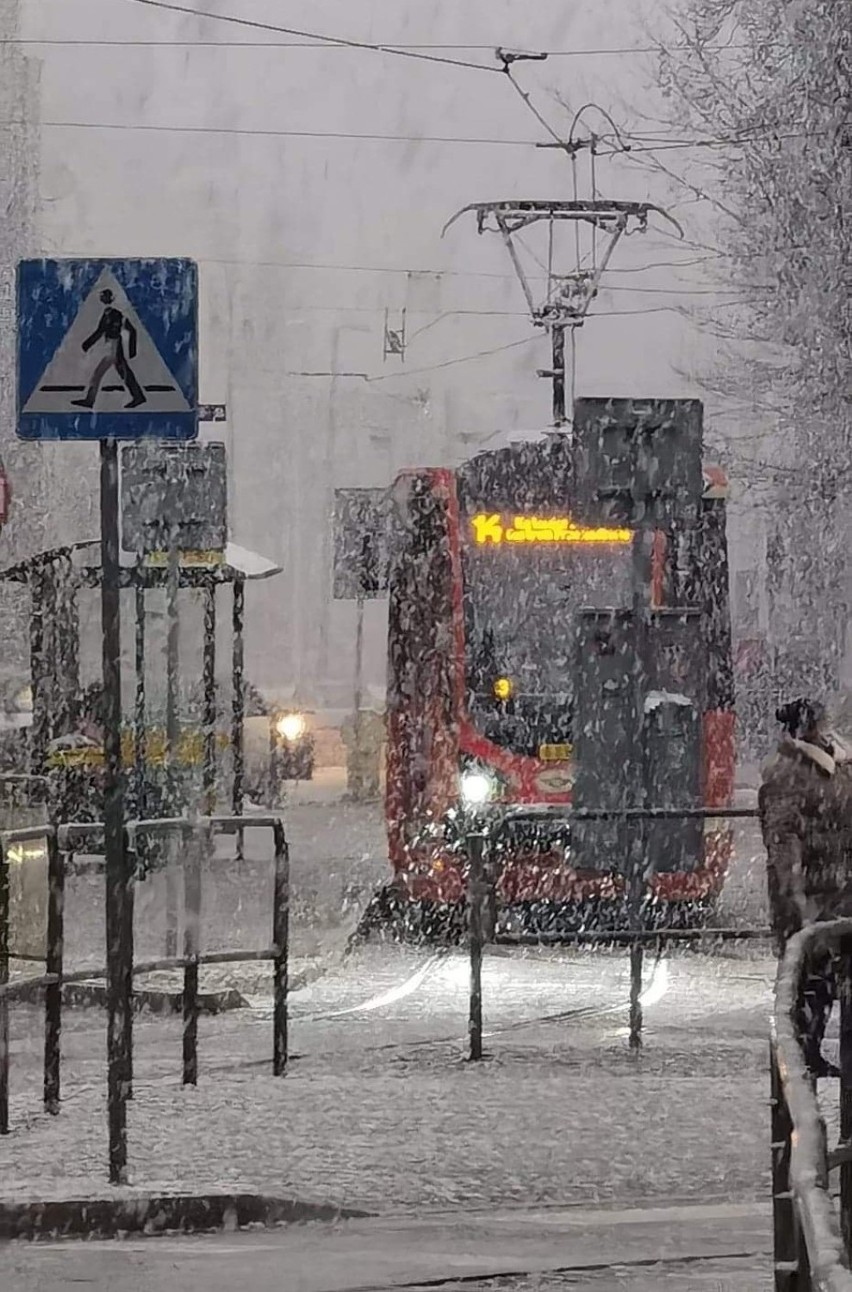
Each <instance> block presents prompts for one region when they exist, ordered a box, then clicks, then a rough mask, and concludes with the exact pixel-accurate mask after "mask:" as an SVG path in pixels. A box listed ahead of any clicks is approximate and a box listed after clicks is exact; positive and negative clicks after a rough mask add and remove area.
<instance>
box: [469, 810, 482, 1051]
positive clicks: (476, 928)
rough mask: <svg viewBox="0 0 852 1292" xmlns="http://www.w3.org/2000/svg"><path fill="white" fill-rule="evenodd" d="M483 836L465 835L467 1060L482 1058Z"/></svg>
mask: <svg viewBox="0 0 852 1292" xmlns="http://www.w3.org/2000/svg"><path fill="white" fill-rule="evenodd" d="M484 853H485V836H484V835H483V834H469V835H468V837H467V855H468V862H469V870H468V877H467V909H468V932H469V938H470V1012H469V1017H468V1034H469V1037H470V1055H469V1057H470V1061H471V1062H472V1063H476V1062H478V1061H479V1060H480V1059H481V1058H482V947H483V925H482V899H483V896H484V892H485V865H484Z"/></svg>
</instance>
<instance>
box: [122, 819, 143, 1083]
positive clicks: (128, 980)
mask: <svg viewBox="0 0 852 1292" xmlns="http://www.w3.org/2000/svg"><path fill="white" fill-rule="evenodd" d="M136 846H137V845H136V843H135V842H134V848H133V851H131V848H130V840H129V838H128V834H127V831H126V830H125V832H124V858H125V861H124V886H123V888H122V890H121V927H122V929H123V930H124V932H123V935H122V948H123V953H124V954H123V962H122V975H123V982H124V992H125V998H126V1000H127V1002H128V1008H127V1011H126V1013H125V1016H124V1027H123V1029H122V1041H121V1044H122V1051H123V1056H124V1091H125V1096H126V1098H127V1099H132V1098H133V955H134V953H133V945H134V943H133V904H134V901H135V898H136V878H135V877H136V875H137V874H138V870H139V854H138V852H136V850H135V849H136Z"/></svg>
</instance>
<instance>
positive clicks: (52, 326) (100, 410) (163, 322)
mask: <svg viewBox="0 0 852 1292" xmlns="http://www.w3.org/2000/svg"><path fill="white" fill-rule="evenodd" d="M197 433H198V272H197V266H196V265H195V263H194V261H191V260H26V261H21V262H20V264H19V265H18V435H19V436H20V438H21V439H25V440H104V439H121V440H142V439H150V438H156V439H160V440H172V441H175V440H190V439H194V438H195V437H196V435H197Z"/></svg>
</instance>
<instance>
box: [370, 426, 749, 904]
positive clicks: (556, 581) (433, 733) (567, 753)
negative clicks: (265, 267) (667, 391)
mask: <svg viewBox="0 0 852 1292" xmlns="http://www.w3.org/2000/svg"><path fill="white" fill-rule="evenodd" d="M555 438H556V437H549V440H548V441H546V442H544V443H541V444H540V445H534V446H531V445H528V444H527V445H515V446H512V447H510V449H508V450H496V451H494V452H493V453H486V454H480V455H478V457H477V458H476V459H472V460H471V463H467V464H464V465H463V466H462V467H460V468H457V469H455V470H450V469H445V468H439V469H429V470H423V471H410V472H405V473H403V474H402V475H401V476H400V477H399V478H398V479H397V482H396V484H395V486H394V496H395V502H396V504H397V512H398V516H399V526H400V529H399V533H400V539H399V550H398V552H397V553H396V557H395V560H394V562H393V564H392V570H391V577H390V585H389V654H388V731H387V782H386V783H387V789H386V818H387V833H388V843H389V855H390V861H391V866H392V868H393V871H394V873H395V878H396V885H397V887H398V889H399V891H400V893H401V895H402V896H403V897H404V898H407V899H408V900H410V901H413V902H421V903H428V904H430V905H431V904H434V905H436V906H448V905H456V904H458V903H460V902H461V901H462V900H463V899H464V895H465V884H466V881H465V862H464V849H463V848H461V847H460V846H459V844H458V836H456V835H454V834H453V830H452V829H450V828H449V827H448V823H449V822H452V820H453V819H454V818H455V817H458V815H459V813H460V812H461V811H463V804H462V801H461V799H462V793H463V790H464V788H465V786H466V785H467V784H468V782H469V783H470V786H471V787H472V788H473V789H476V790H477V792H478V793H481V792H483V787H484V786H485V785H486V784H487V785H489V786H493V787H494V794H493V798H492V800H491V801H490V803H489V808H490V810H493V811H499V812H501V813H503V814H504V815H505V814H507V813H508V814H509V815H511V812H512V810H513V809H518V808H521V807H523V808H525V809H526V808H529V809H531V810H532V812H535V811H536V810H538V809H541V812H542V818H541V820H542V823H543V824H542V826H541V828H536V829H535V830H531V831H526V832H525V831H524V829H521V828H518V829H517V830H515V831H514V832H513V831H511V830H510V831H509V833H508V835H507V837H506V842H505V844H504V847H503V850H502V861H501V867H500V873H499V879H498V898H499V901H500V902H501V903H502V904H504V905H505V906H513V905H515V904H519V903H520V904H524V903H527V904H528V903H535V902H549V903H573V904H578V903H579V904H580V905H581V906H582V904H584V903H589V902H594V901H606V900H607V899H611V898H618V897H619V895H620V894H622V893H623V892H624V888H625V879H624V875H623V874H622V873H619V871H618V869H617V868H603V869H601V868H595V869H589V868H583V867H582V866H581V865H578V863H577V860H576V858H572V847H571V844H570V839H569V838H568V836H566V821H567V818H568V811H567V809H568V808H569V805H570V804H571V802H572V797H573V785H574V780H575V767H574V761H573V758H572V749H573V745H574V743H575V741H574V732H573V731H572V721H573V717H572V715H573V714H574V713H575V711H576V708H577V696H576V695H575V694H574V692H573V691H572V686H573V685H574V683H573V681H572V679H573V678H574V676H575V672H574V669H573V665H572V659H573V658H574V657H573V656H572V653H571V652H572V650H573V649H574V648H573V645H572V644H571V643H570V642H568V640H567V639H568V637H569V636H570V634H568V633H566V632H565V629H564V625H565V622H566V616H567V615H568V613H569V612H570V611H571V609H572V607H573V608H574V609H576V607H577V605H578V604H580V601H582V599H583V598H586V599H589V602H590V604H592V605H595V604H601V605H604V606H610V605H617V604H619V598H621V600H622V601H623V599H624V597H625V596H626V595H627V580H628V578H629V576H630V569H631V566H630V555H629V553H630V550H631V541H632V534H631V533H630V532H629V531H625V530H624V529H623V528H622V529H619V528H618V527H613V526H611V525H609V523H608V522H605V521H600V520H599V519H598V518H596V517H595V518H592V520H591V521H586V522H581V521H575V520H574V519H573V518H572V515H573V505H572V503H571V495H570V489H568V490H566V481H565V479H564V478H562V477H561V475H560V471H559V470H558V469H555V468H554V463H555V462H557V461H560V460H561V459H560V457H559V450H558V449H556V448H555V447H554V441H555ZM513 455H514V456H513ZM489 459H493V464H491V465H490V464H489ZM474 464H475V467H474ZM492 466H493V469H492ZM489 482H492V483H489ZM569 484H570V482H569ZM725 492H726V484H725V479H724V476H723V474H722V473H721V472H720V471H719V470H718V469H716V468H705V469H704V496H703V498H702V499H701V503H700V513H701V515H700V524H699V526H698V529H699V530H700V535H699V538H698V539H696V541H695V543H694V544H693V548H692V555H691V557H690V558H684V557H683V556H682V554H681V556H678V540H677V537H676V536H675V537H674V538H673V537H672V535H670V534H667V533H665V532H663V531H658V532H655V534H654V539H653V551H652V559H651V571H650V586H649V589H648V596H649V604H650V605H651V606H652V607H657V608H662V607H664V606H665V605H666V603H667V599H669V598H670V597H672V596H674V595H676V593H675V585H676V583H677V580H678V579H679V578H681V579H682V578H692V580H693V583H692V587H693V595H694V599H695V600H696V601H697V603H698V605H699V609H700V610H701V612H702V615H703V619H702V642H703V650H704V651H705V652H706V677H707V686H706V692H705V698H704V702H703V705H702V712H701V713H700V715H699V722H700V761H701V767H700V773H699V775H700V795H701V802H702V803H703V805H704V806H705V807H708V808H713V807H719V808H723V807H726V806H728V805H729V804H730V802H731V799H732V795H733V782H734V760H735V751H734V706H733V683H732V671H731V637H730V620H729V610H728V567H727V549H726V538H725V504H724V496H725ZM566 496H567V498H568V504H566ZM483 504H485V505H483ZM681 546H683V544H682V543H681ZM498 557H499V559H497V558H498ZM678 560H680V561H681V563H682V564H683V562H684V561H686V565H685V566H684V569H686V566H688V565H689V560H691V561H692V566H691V568H690V569H686V574H684V569H681V570H680V571H678V568H677V563H678ZM563 580H564V582H563ZM696 589H697V591H696ZM578 599H579V600H578ZM613 774H614V775H616V774H617V769H614V771H613ZM471 777H473V778H474V780H470V778H471ZM476 777H479V781H475V778H476ZM466 778H467V779H466ZM489 793H490V791H489ZM568 828H569V829H570V822H569V823H568ZM702 838H703V843H702V846H701V847H700V851H701V853H702V855H700V856H696V857H693V858H691V860H690V861H689V864H688V865H684V866H682V867H680V868H675V869H671V868H670V869H667V870H663V871H660V872H659V873H654V874H652V875H651V876H650V879H649V881H648V892H649V895H650V896H651V897H652V898H657V899H659V900H661V901H664V902H673V903H689V902H706V901H709V900H712V899H713V898H715V897H716V896H718V894H719V893H720V891H721V889H722V886H723V884H724V880H725V876H726V873H727V869H728V865H729V860H730V852H731V836H730V832H729V830H728V829H727V828H726V827H725V826H724V824H723V823H722V822H720V821H719V820H718V819H717V820H716V821H715V822H714V821H708V823H707V828H706V829H704V830H703V836H702Z"/></svg>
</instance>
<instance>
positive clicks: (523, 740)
mask: <svg viewBox="0 0 852 1292" xmlns="http://www.w3.org/2000/svg"><path fill="white" fill-rule="evenodd" d="M630 573H631V561H630V547H629V544H624V543H612V544H609V543H595V544H592V543H589V544H577V545H573V544H570V543H565V544H562V543H542V544H540V545H537V544H527V543H518V544H512V545H510V544H500V545H486V544H476V543H473V542H471V543H469V544H468V545H467V546H466V550H465V551H464V554H463V578H464V609H465V638H466V653H467V692H468V708H469V711H470V714H471V718H472V720H473V722H474V724H475V725H476V727H477V729H478V730H479V731H480V732H481V733H482V735H484V736H486V737H487V738H488V739H489V740H492V741H494V743H495V744H499V745H500V746H502V747H503V748H505V749H508V750H511V751H512V752H514V753H519V754H527V755H531V756H536V755H537V754H538V753H539V751H540V748H541V746H542V745H562V744H571V743H572V742H573V730H572V718H573V701H574V668H575V642H576V622H577V621H576V616H577V612H578V610H579V609H580V608H581V607H590V608H595V609H608V608H621V607H625V606H629V605H630Z"/></svg>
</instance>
